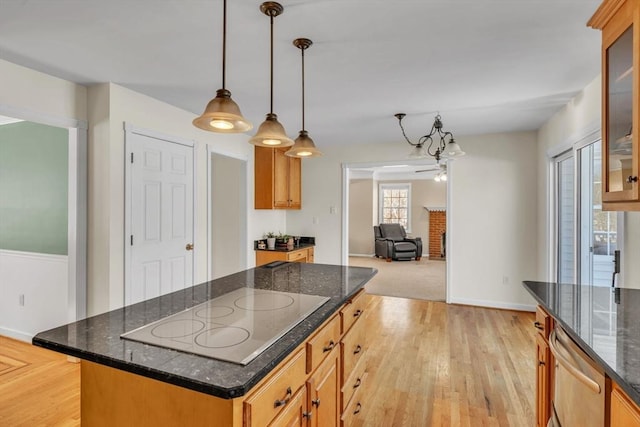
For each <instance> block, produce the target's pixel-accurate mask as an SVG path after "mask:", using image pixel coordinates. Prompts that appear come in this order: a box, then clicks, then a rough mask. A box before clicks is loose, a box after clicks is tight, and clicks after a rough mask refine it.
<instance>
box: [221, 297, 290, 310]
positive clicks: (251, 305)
mask: <svg viewBox="0 0 640 427" xmlns="http://www.w3.org/2000/svg"><path fill="white" fill-rule="evenodd" d="M293 301H294V300H293V298H291V297H290V296H289V295H282V294H272V293H265V294H258V293H256V294H254V295H251V296H243V297H240V298H238V299H237V300H235V301H234V303H233V304H234V305H235V306H236V307H238V308H241V309H243V310H249V311H271V310H280V309H283V308H285V307H289V306H290V305H291V304H293Z"/></svg>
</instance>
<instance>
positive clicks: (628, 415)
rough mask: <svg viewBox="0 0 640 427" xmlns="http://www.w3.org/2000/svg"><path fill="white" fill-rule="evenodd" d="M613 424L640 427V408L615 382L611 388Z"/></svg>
mask: <svg viewBox="0 0 640 427" xmlns="http://www.w3.org/2000/svg"><path fill="white" fill-rule="evenodd" d="M611 426H612V427H614V426H625V427H640V409H639V408H638V407H637V406H636V405H635V404H633V402H631V400H630V399H629V398H628V397H627V395H626V393H625V392H624V391H623V390H622V389H620V388H619V387H618V385H617V384H615V383H613V389H612V390H611Z"/></svg>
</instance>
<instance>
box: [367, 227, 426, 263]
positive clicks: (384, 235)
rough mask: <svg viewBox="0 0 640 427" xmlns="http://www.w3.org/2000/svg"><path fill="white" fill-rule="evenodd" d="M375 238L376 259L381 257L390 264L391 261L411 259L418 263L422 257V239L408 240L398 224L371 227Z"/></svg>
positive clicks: (402, 228)
mask: <svg viewBox="0 0 640 427" xmlns="http://www.w3.org/2000/svg"><path fill="white" fill-rule="evenodd" d="M373 233H374V235H375V238H376V258H377V257H382V258H385V259H386V260H387V262H391V260H392V259H395V260H399V259H409V260H410V259H411V258H415V259H416V261H420V257H422V239H421V238H420V237H416V238H413V239H412V238H409V237H407V233H406V231H405V230H404V227H403V226H402V225H400V224H380V225H374V226H373Z"/></svg>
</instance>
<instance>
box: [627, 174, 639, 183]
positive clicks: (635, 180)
mask: <svg viewBox="0 0 640 427" xmlns="http://www.w3.org/2000/svg"><path fill="white" fill-rule="evenodd" d="M633 182H638V177H637V176H631V175H629V177H628V178H627V183H629V184H631V183H633Z"/></svg>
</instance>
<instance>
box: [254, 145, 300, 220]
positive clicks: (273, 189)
mask: <svg viewBox="0 0 640 427" xmlns="http://www.w3.org/2000/svg"><path fill="white" fill-rule="evenodd" d="M287 150H288V148H266V147H255V151H254V152H255V171H254V172H255V173H254V176H255V201H254V204H255V206H254V207H255V209H300V208H301V206H302V161H301V159H299V158H296V157H289V156H285V154H284V153H285V152H286V151H287Z"/></svg>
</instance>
